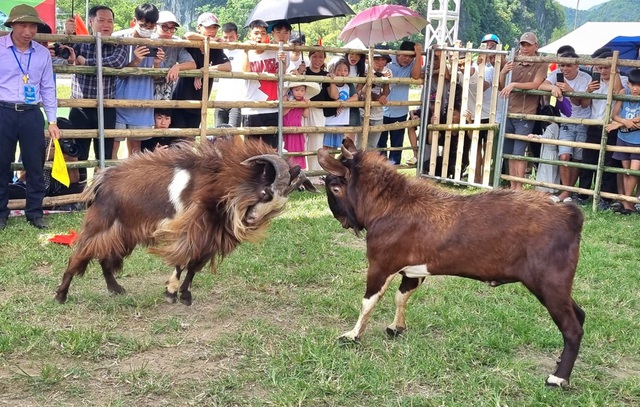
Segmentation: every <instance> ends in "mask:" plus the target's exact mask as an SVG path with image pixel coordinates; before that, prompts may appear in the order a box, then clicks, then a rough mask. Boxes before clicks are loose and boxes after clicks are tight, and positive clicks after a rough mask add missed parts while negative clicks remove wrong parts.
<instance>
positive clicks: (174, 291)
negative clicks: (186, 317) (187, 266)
mask: <svg viewBox="0 0 640 407" xmlns="http://www.w3.org/2000/svg"><path fill="white" fill-rule="evenodd" d="M181 274H182V267H178V266H176V268H175V270H174V271H173V273H172V274H171V277H169V280H167V283H166V284H167V288H166V289H165V291H164V298H165V299H166V300H167V302H169V303H171V304H175V303H176V301H178V288H179V287H180V275H181Z"/></svg>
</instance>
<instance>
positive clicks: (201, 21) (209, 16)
mask: <svg viewBox="0 0 640 407" xmlns="http://www.w3.org/2000/svg"><path fill="white" fill-rule="evenodd" d="M198 25H201V26H203V27H210V26H212V25H217V26H218V27H220V23H219V22H218V17H216V16H215V15H213V13H202V14H200V16H199V17H198Z"/></svg>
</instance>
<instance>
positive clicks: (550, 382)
mask: <svg viewBox="0 0 640 407" xmlns="http://www.w3.org/2000/svg"><path fill="white" fill-rule="evenodd" d="M544 384H545V386H547V387H554V388H557V389H563V388H566V387H568V386H569V381H568V380H566V379H563V378H561V377H558V376H554V375H552V374H551V375H549V377H547V380H546V381H545V382H544Z"/></svg>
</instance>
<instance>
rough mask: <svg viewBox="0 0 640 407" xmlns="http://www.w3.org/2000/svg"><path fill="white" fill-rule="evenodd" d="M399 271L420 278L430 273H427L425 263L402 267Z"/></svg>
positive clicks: (410, 276)
mask: <svg viewBox="0 0 640 407" xmlns="http://www.w3.org/2000/svg"><path fill="white" fill-rule="evenodd" d="M399 272H400V273H401V272H404V275H405V276H407V277H409V278H422V277H426V276H429V275H431V274H429V271H427V265H426V264H416V265H413V266H407V267H403V268H402V269H400V271H399Z"/></svg>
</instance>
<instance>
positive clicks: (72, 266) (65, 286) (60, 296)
mask: <svg viewBox="0 0 640 407" xmlns="http://www.w3.org/2000/svg"><path fill="white" fill-rule="evenodd" d="M89 261H91V259H90V258H84V257H82V256H79V255H77V254H73V255H71V258H70V259H69V264H68V265H67V270H65V272H64V274H63V276H62V282H61V283H60V285H59V286H58V289H57V290H56V296H55V299H56V301H58V303H60V304H64V303H65V302H66V301H67V294H68V292H69V286H70V285H71V280H73V277H74V276H75V275H76V274H80V275H82V274H84V272H85V270H86V269H87V266H88V265H89Z"/></svg>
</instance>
